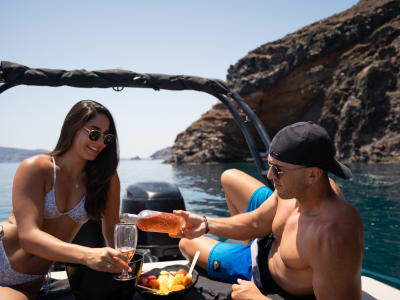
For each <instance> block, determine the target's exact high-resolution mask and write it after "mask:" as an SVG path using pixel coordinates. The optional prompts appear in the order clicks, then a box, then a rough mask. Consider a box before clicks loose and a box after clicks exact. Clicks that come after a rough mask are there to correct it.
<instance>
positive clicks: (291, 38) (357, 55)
mask: <svg viewBox="0 0 400 300" xmlns="http://www.w3.org/2000/svg"><path fill="white" fill-rule="evenodd" d="M399 68H400V1H399V0H361V1H359V3H357V5H355V6H353V7H351V8H350V9H348V10H346V11H344V12H342V13H339V14H336V15H333V16H331V17H329V18H326V19H323V20H321V21H319V22H316V23H314V24H311V25H309V26H306V27H304V28H301V29H299V30H298V31H296V32H294V33H292V34H289V35H287V36H285V37H284V38H282V39H280V40H277V41H275V42H272V43H268V44H265V45H262V46H260V47H258V48H257V49H255V50H253V51H251V52H249V53H248V55H247V56H245V57H244V58H242V59H240V60H239V61H238V62H237V63H236V64H235V65H233V66H231V67H230V68H229V70H228V75H227V81H228V84H229V85H230V86H231V88H233V89H234V90H235V91H237V92H238V93H239V94H240V95H241V96H242V97H243V98H244V99H245V101H246V102H247V103H248V104H249V105H250V106H251V107H252V108H253V109H254V110H255V111H256V114H257V115H258V117H259V118H260V119H261V121H262V122H263V124H264V126H265V128H266V129H267V132H268V133H269V134H270V135H271V137H272V136H273V135H274V134H275V133H276V132H277V131H278V130H279V129H280V128H282V127H283V126H285V125H287V124H290V123H293V122H296V121H301V120H312V121H315V122H317V123H319V124H321V125H322V126H324V127H325V128H326V129H327V130H328V132H329V134H330V135H331V137H332V138H333V139H334V141H335V144H336V148H337V156H338V157H339V158H340V159H341V160H342V161H347V162H400V124H399V123H400V90H399V89H398V86H399V84H400V81H399V79H400V72H399V71H400V69H399ZM260 148H261V147H260ZM262 150H263V149H260V151H262ZM264 151H265V150H264ZM249 156H250V155H249V152H248V149H247V145H246V143H245V141H244V138H243V137H242V134H241V132H240V130H239V127H238V126H237V125H236V124H235V122H234V120H233V119H232V117H231V116H230V114H229V112H228V111H227V110H226V109H225V108H224V106H223V105H222V104H218V105H216V106H214V107H213V108H212V109H211V110H209V111H208V112H206V113H205V114H204V115H203V116H202V117H201V119H200V120H198V121H196V122H194V123H193V124H192V125H191V126H190V127H189V128H187V129H186V131H184V132H183V133H181V134H179V135H178V136H177V138H176V141H175V145H174V146H173V152H172V157H171V159H170V160H169V161H170V162H177V163H178V162H190V163H204V162H222V161H241V160H243V159H245V158H246V157H249Z"/></svg>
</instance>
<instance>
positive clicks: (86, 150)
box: [72, 114, 110, 160]
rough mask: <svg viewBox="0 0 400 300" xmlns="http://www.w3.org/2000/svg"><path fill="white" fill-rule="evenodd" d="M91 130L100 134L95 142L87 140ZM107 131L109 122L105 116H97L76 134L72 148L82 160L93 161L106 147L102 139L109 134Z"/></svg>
mask: <svg viewBox="0 0 400 300" xmlns="http://www.w3.org/2000/svg"><path fill="white" fill-rule="evenodd" d="M91 130H96V131H99V132H100V133H101V134H102V135H101V136H100V138H98V139H97V141H94V140H91V139H90V138H89V134H90V131H91ZM109 130H110V121H109V120H108V118H107V116H105V115H104V114H97V115H96V116H95V117H94V118H93V119H92V120H90V121H88V122H87V123H86V124H85V126H83V127H82V128H81V129H79V130H78V131H77V132H76V135H75V139H74V142H73V145H72V147H73V149H74V150H75V151H77V152H78V153H79V154H80V156H81V157H82V158H83V159H85V160H95V159H96V157H97V155H99V153H100V152H101V151H102V150H103V149H104V148H105V147H107V145H106V144H104V138H105V135H106V134H108V133H109Z"/></svg>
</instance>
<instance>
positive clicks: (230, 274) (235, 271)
mask: <svg viewBox="0 0 400 300" xmlns="http://www.w3.org/2000/svg"><path fill="white" fill-rule="evenodd" d="M272 193H273V192H272V191H271V189H270V188H268V187H267V186H261V187H259V188H258V189H257V190H255V191H254V193H253V195H251V197H250V200H249V204H248V205H247V209H246V212H249V211H252V210H255V209H256V208H257V207H259V206H260V205H261V204H262V203H263V202H264V201H265V200H266V199H268V197H269V196H271V195H272ZM250 247H251V246H250V245H243V244H232V243H225V242H219V243H217V244H216V245H215V246H214V247H213V248H212V249H211V251H210V254H209V256H208V264H207V273H208V276H210V277H211V278H215V279H219V280H223V281H226V282H229V283H236V282H237V280H238V278H240V279H244V280H251V276H252V271H251V250H250Z"/></svg>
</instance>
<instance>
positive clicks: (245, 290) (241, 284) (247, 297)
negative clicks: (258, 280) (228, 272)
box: [231, 279, 270, 300]
mask: <svg viewBox="0 0 400 300" xmlns="http://www.w3.org/2000/svg"><path fill="white" fill-rule="evenodd" d="M231 297H232V299H233V300H256V299H263V300H267V299H269V300H270V298H267V297H265V296H264V295H263V294H262V293H261V292H260V290H259V289H258V288H257V287H256V285H255V284H254V282H252V281H246V280H242V279H238V283H237V284H232V294H231Z"/></svg>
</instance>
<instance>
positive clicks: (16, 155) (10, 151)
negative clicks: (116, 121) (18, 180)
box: [0, 147, 172, 162]
mask: <svg viewBox="0 0 400 300" xmlns="http://www.w3.org/2000/svg"><path fill="white" fill-rule="evenodd" d="M47 152H49V151H48V150H44V149H36V150H27V149H18V148H8V147H0V162H19V161H23V160H24V159H25V158H28V157H31V156H34V155H37V154H42V153H47ZM171 153H172V147H167V148H164V149H161V150H159V151H156V152H154V153H153V154H152V155H151V156H150V159H154V160H156V159H162V160H165V159H168V158H169V157H170V156H171ZM121 159H123V158H121ZM128 159H129V160H143V158H140V157H139V156H134V157H132V158H128Z"/></svg>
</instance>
